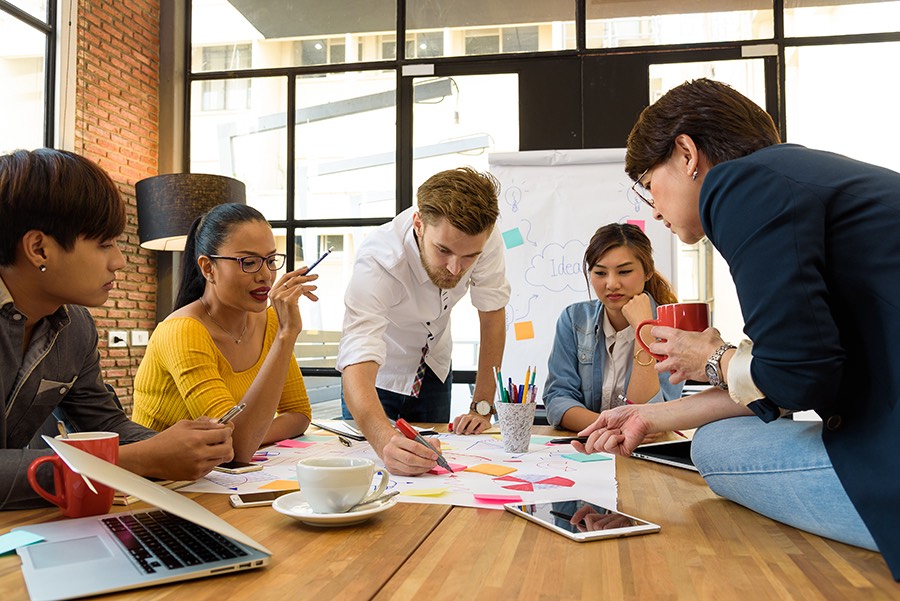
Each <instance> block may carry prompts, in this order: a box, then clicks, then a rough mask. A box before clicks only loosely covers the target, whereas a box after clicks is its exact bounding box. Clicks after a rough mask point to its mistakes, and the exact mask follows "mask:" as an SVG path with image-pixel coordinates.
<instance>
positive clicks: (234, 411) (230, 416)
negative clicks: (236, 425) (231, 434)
mask: <svg viewBox="0 0 900 601" xmlns="http://www.w3.org/2000/svg"><path fill="white" fill-rule="evenodd" d="M245 407H247V403H241V404H240V405H235V406H234V407H232V408H231V409H229V410H228V412H227V413H226V414H225V415H223V416H222V417H220V418H219V422H218V423H220V424H227V423H228V422H230V421H231V420H233V419H234V418H235V416H237V414H238V413H240V412H241V411H243V410H244V408H245Z"/></svg>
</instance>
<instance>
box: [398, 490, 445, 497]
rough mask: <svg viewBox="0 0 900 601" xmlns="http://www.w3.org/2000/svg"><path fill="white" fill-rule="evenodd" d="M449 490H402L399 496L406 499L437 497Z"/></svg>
mask: <svg viewBox="0 0 900 601" xmlns="http://www.w3.org/2000/svg"><path fill="white" fill-rule="evenodd" d="M448 490H450V489H449V488H413V489H412V490H404V491H402V492H401V493H400V494H401V495H406V496H408V497H438V496H440V495H442V494H444V493H445V492H447V491H448Z"/></svg>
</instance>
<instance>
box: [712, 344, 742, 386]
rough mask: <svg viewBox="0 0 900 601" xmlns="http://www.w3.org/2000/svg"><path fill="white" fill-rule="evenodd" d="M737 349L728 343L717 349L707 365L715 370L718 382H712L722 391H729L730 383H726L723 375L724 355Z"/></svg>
mask: <svg viewBox="0 0 900 601" xmlns="http://www.w3.org/2000/svg"><path fill="white" fill-rule="evenodd" d="M733 348H737V347H736V346H734V345H733V344H731V343H729V342H726V343H725V344H723V345H722V346H720V347H719V348H717V349H716V351H715V352H714V353H713V354H712V355H711V356H710V358H709V359H708V360H707V361H706V364H707V365H709V366H710V367H711V368H712V369H713V370H715V379H716V380H718V381H716V382H712V381H711V382H710V384H712V385H713V386H716V387H718V388H721V389H722V390H728V383H727V382H725V378H724V377H723V376H724V374H723V373H722V355H724V354H725V352H726V351H728V350H729V349H733Z"/></svg>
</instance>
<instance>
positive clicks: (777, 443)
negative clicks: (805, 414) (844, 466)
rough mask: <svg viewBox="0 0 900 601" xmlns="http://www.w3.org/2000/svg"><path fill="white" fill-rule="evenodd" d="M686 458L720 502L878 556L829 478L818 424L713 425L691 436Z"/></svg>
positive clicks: (748, 421) (748, 420) (754, 421)
mask: <svg viewBox="0 0 900 601" xmlns="http://www.w3.org/2000/svg"><path fill="white" fill-rule="evenodd" d="M691 458H692V459H693V461H694V465H696V466H697V469H699V470H700V474H701V475H702V476H703V478H704V479H705V480H706V482H707V484H709V487H710V488H711V489H712V490H713V492H715V493H716V494H717V495H719V496H721V497H725V498H726V499H729V500H731V501H734V502H735V503H738V504H740V505H743V506H744V507H747V508H748V509H752V510H753V511H755V512H757V513H761V514H762V515H764V516H766V517H769V518H772V519H773V520H777V521H779V522H782V523H784V524H787V525H789V526H793V527H794V528H799V529H801V530H805V531H807V532H811V533H813V534H817V535H819V536H824V537H825V538H830V539H833V540H836V541H840V542H842V543H847V544H849V545H854V546H857V547H863V548H864V549H869V550H871V551H877V550H878V547H877V546H876V545H875V541H874V540H873V539H872V535H871V534H869V530H868V529H867V528H866V525H865V524H864V523H863V521H862V519H861V518H860V517H859V513H857V511H856V508H855V507H853V503H851V502H850V498H849V497H848V496H847V493H846V492H844V487H843V486H842V485H841V482H840V480H839V479H838V477H837V474H835V472H834V468H833V467H832V465H831V460H830V459H829V458H828V453H827V452H826V451H825V445H824V444H823V443H822V423H821V422H806V421H793V420H789V419H778V420H775V421H774V422H771V423H768V424H767V423H765V422H763V421H762V420H760V419H759V418H757V417H733V418H731V419H724V420H720V421H717V422H712V423H710V424H707V425H705V426H703V427H702V428H700V429H699V430H697V433H696V434H695V435H694V441H693V443H692V444H691Z"/></svg>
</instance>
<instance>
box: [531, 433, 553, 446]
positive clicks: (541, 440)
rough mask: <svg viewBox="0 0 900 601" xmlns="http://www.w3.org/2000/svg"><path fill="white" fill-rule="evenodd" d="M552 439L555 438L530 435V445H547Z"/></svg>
mask: <svg viewBox="0 0 900 601" xmlns="http://www.w3.org/2000/svg"><path fill="white" fill-rule="evenodd" d="M554 438H556V437H555V436H538V435H536V434H532V436H531V444H547V443H548V442H550V441H551V440H553V439H554Z"/></svg>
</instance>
